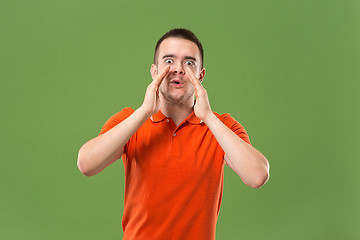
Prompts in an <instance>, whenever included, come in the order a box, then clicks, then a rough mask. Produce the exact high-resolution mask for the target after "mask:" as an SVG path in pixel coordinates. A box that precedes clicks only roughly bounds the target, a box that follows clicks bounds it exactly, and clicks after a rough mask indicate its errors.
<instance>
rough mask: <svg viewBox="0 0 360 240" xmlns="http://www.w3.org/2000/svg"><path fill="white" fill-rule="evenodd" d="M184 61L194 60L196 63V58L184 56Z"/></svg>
mask: <svg viewBox="0 0 360 240" xmlns="http://www.w3.org/2000/svg"><path fill="white" fill-rule="evenodd" d="M185 59H191V60H194V61H195V62H196V58H194V57H190V56H185Z"/></svg>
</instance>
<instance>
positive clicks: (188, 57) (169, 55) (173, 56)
mask: <svg viewBox="0 0 360 240" xmlns="http://www.w3.org/2000/svg"><path fill="white" fill-rule="evenodd" d="M168 57H171V58H176V56H175V55H174V54H166V55H164V56H163V57H162V59H164V58H168ZM185 59H191V60H194V61H195V62H196V58H194V57H190V56H185Z"/></svg>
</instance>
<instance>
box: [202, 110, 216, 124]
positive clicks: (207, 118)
mask: <svg viewBox="0 0 360 240" xmlns="http://www.w3.org/2000/svg"><path fill="white" fill-rule="evenodd" d="M217 119H218V118H217V117H216V116H215V114H214V113H213V112H210V113H209V114H207V115H206V116H205V117H204V118H203V119H202V121H203V122H204V123H205V124H206V125H208V126H209V124H211V123H212V122H214V121H216V120H217Z"/></svg>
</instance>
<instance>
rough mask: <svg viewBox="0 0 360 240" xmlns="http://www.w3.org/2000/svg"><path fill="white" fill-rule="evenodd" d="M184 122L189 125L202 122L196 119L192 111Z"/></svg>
mask: <svg viewBox="0 0 360 240" xmlns="http://www.w3.org/2000/svg"><path fill="white" fill-rule="evenodd" d="M186 121H188V122H189V123H192V124H200V123H202V122H203V121H202V120H201V119H200V118H198V117H197V116H196V115H195V112H194V111H192V113H191V114H190V115H189V116H188V117H187V118H186Z"/></svg>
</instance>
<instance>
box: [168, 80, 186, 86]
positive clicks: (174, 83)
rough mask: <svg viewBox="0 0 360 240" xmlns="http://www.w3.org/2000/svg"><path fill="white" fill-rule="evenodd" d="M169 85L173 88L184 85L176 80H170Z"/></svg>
mask: <svg viewBox="0 0 360 240" xmlns="http://www.w3.org/2000/svg"><path fill="white" fill-rule="evenodd" d="M170 83H171V84H172V85H173V86H175V87H182V86H183V85H184V84H183V82H182V81H181V80H177V79H175V80H172V81H171V82H170Z"/></svg>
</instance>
